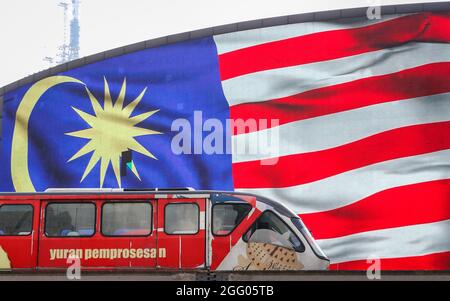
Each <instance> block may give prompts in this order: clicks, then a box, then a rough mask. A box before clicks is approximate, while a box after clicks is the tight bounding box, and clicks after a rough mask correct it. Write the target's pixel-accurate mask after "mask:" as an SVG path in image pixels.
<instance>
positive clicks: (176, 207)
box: [164, 203, 200, 234]
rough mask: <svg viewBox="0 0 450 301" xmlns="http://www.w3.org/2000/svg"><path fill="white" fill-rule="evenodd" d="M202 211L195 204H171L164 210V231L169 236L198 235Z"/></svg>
mask: <svg viewBox="0 0 450 301" xmlns="http://www.w3.org/2000/svg"><path fill="white" fill-rule="evenodd" d="M199 219H200V210H199V207H198V205H197V204H195V203H171V204H168V205H166V207H165V208H164V231H165V232H166V233H167V234H196V233H197V232H198V230H199V224H200V221H199Z"/></svg>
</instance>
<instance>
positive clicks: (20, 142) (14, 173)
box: [11, 76, 84, 192]
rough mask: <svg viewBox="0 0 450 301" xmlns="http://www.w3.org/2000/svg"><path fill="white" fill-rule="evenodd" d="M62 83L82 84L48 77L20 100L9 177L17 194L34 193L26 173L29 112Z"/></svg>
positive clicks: (68, 78) (71, 78)
mask: <svg viewBox="0 0 450 301" xmlns="http://www.w3.org/2000/svg"><path fill="white" fill-rule="evenodd" d="M62 83H79V84H83V85H84V83H83V82H82V81H79V80H78V79H76V78H73V77H70V76H50V77H47V78H44V79H42V80H40V81H38V82H36V83H35V84H34V85H33V86H31V88H30V89H28V91H27V93H25V95H24V96H23V98H22V101H21V102H20V105H19V107H18V109H17V112H16V119H15V122H14V132H13V138H12V146H11V177H12V181H13V185H14V188H15V190H16V191H17V192H33V191H36V190H35V188H34V185H33V182H31V178H30V173H29V172H28V122H29V121H30V116H31V112H32V111H33V109H34V107H35V106H36V104H37V102H38V101H39V99H40V98H41V96H42V95H43V94H44V93H45V92H46V91H47V90H49V89H50V88H52V87H53V86H55V85H57V84H62Z"/></svg>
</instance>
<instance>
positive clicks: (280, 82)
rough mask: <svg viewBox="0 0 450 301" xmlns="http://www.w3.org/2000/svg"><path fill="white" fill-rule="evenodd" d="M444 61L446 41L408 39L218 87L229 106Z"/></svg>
mask: <svg viewBox="0 0 450 301" xmlns="http://www.w3.org/2000/svg"><path fill="white" fill-rule="evenodd" d="M445 61H450V44H439V43H435V44H433V43H408V44H406V45H403V46H401V47H395V48H387V49H382V50H378V51H373V52H367V53H363V54H359V55H354V56H349V57H344V58H340V59H335V60H329V61H322V62H317V63H311V64H305V65H299V66H293V67H287V68H279V69H271V70H266V71H261V72H256V73H251V74H247V75H243V76H239V77H235V78H231V79H228V80H225V81H222V87H223V91H224V94H225V97H226V99H227V101H228V103H229V105H230V106H233V105H237V104H242V103H248V102H261V101H267V100H271V99H277V98H281V97H286V96H291V95H295V94H298V93H302V92H305V91H309V90H313V89H317V88H322V87H327V86H332V85H337V84H342V83H346V82H351V81H354V80H357V79H361V78H367V77H372V76H377V75H385V74H390V73H394V72H398V71H400V70H404V69H409V68H414V67H417V66H421V65H425V64H430V63H437V62H445Z"/></svg>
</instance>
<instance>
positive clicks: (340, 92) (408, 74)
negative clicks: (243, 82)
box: [230, 63, 450, 134]
mask: <svg viewBox="0 0 450 301" xmlns="http://www.w3.org/2000/svg"><path fill="white" fill-rule="evenodd" d="M448 78H450V63H433V64H427V65H423V66H419V67H415V68H411V69H405V70H402V71H399V72H396V73H391V74H386V75H379V76H373V77H368V78H362V79H358V80H355V81H351V82H347V83H343V84H338V85H333V86H328V87H323V88H318V89H314V90H310V91H306V92H303V93H299V94H297V95H293V96H288V97H283V98H279V99H274V100H268V101H263V102H256V103H244V104H239V105H235V106H232V107H230V114H231V118H233V119H237V118H241V119H244V120H248V119H256V120H260V119H266V120H271V119H278V120H279V122H278V123H279V124H280V125H281V124H285V123H288V122H292V121H297V120H303V119H308V118H312V117H317V116H322V115H327V114H332V113H337V112H341V111H346V110H351V109H356V108H360V107H365V106H370V105H374V104H379V103H385V102H390V101H396V100H401V99H409V98H415V97H422V96H428V95H433V94H439V93H445V92H450V81H449V80H448ZM265 127H267V126H264V128H265ZM268 127H270V125H269V126H268ZM262 129H263V127H260V128H257V129H250V128H234V129H233V131H234V134H242V133H245V132H251V131H255V130H262Z"/></svg>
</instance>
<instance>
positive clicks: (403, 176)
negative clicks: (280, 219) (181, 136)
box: [236, 149, 450, 214]
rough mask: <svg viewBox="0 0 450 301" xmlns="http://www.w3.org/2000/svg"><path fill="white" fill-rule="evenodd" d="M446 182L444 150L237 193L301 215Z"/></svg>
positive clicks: (448, 164)
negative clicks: (279, 204)
mask: <svg viewBox="0 0 450 301" xmlns="http://www.w3.org/2000/svg"><path fill="white" fill-rule="evenodd" d="M317 168H320V166H318V167H317ZM449 178H450V150H448V149H447V150H443V151H438V152H433V153H428V154H424V155H418V156H411V157H404V158H400V159H395V160H389V161H384V162H380V163H377V164H372V165H368V166H364V167H362V168H358V169H355V170H351V171H348V172H344V173H341V174H338V175H335V176H332V177H328V178H325V179H322V180H319V181H315V182H311V183H308V184H303V185H297V186H291V187H285V188H252V189H250V188H247V189H244V188H242V189H236V191H239V192H250V193H255V194H259V195H262V196H265V197H268V198H271V199H273V200H276V201H279V202H282V203H283V204H285V205H286V206H288V207H289V208H291V209H292V210H293V211H294V212H296V213H299V214H302V213H312V212H319V211H326V210H331V209H335V208H339V207H342V206H346V205H349V204H352V203H355V202H357V201H359V200H361V199H363V198H366V197H368V196H370V195H372V194H374V193H377V192H379V191H383V190H386V189H389V188H394V187H398V186H403V185H408V184H415V183H421V182H427V181H433V180H442V179H449Z"/></svg>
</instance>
